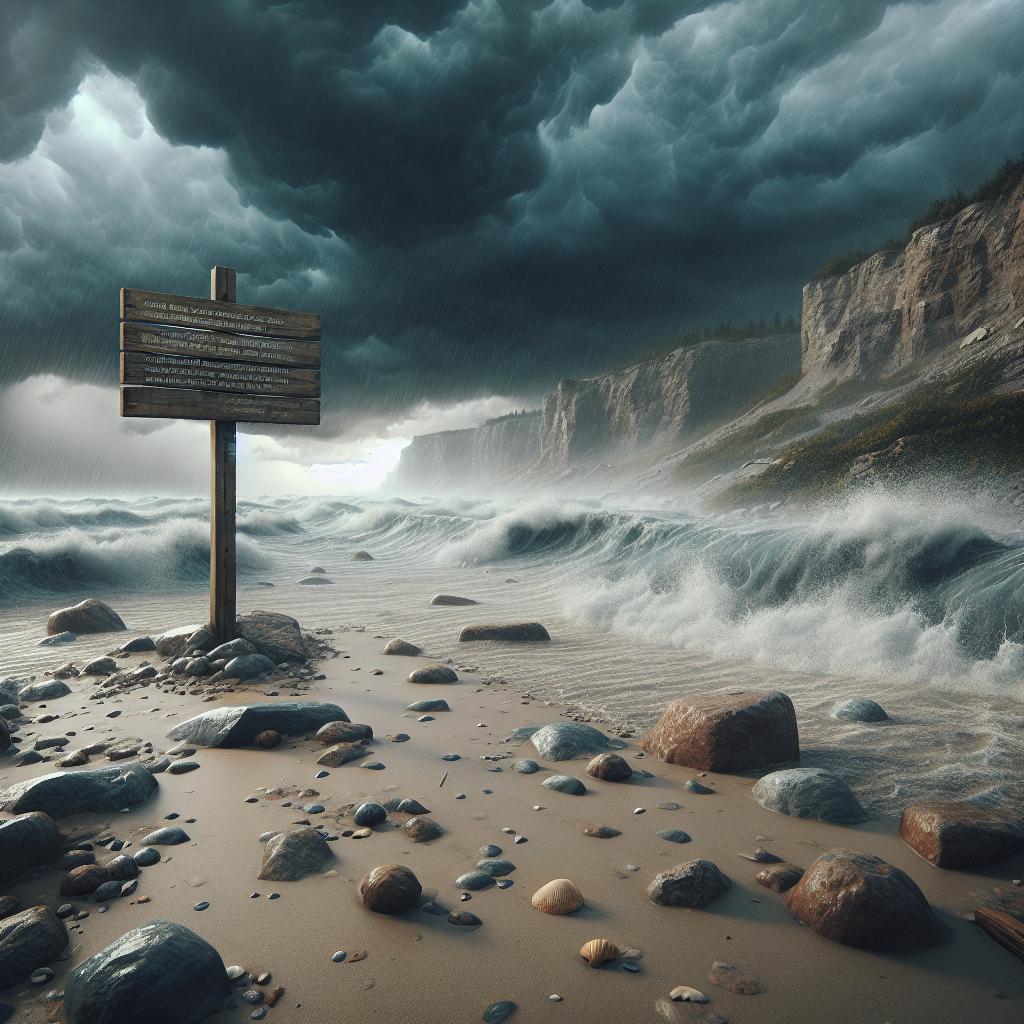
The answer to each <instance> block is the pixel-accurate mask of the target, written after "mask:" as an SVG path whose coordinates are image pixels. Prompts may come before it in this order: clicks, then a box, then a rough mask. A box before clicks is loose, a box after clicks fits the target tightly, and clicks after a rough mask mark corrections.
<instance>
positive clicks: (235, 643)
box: [206, 636, 256, 661]
mask: <svg viewBox="0 0 1024 1024" xmlns="http://www.w3.org/2000/svg"><path fill="white" fill-rule="evenodd" d="M255 653H256V648H255V647H253V645H252V644H251V643H249V641H248V640H246V639H245V637H242V636H239V637H235V639H234V640H229V641H228V642H227V643H226V644H221V645H220V646H219V647H214V649H213V650H212V651H207V652H206V657H207V658H209V659H210V660H211V661H216V660H217V659H218V658H223V659H224V660H225V661H230V660H231V659H232V658H240V657H241V656H242V655H243V654H255Z"/></svg>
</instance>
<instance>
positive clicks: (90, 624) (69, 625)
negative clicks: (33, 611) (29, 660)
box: [46, 597, 128, 636]
mask: <svg viewBox="0 0 1024 1024" xmlns="http://www.w3.org/2000/svg"><path fill="white" fill-rule="evenodd" d="M127 628H128V627H127V626H126V625H125V624H124V621H123V620H122V618H121V616H120V615H118V614H117V612H115V611H114V609H113V608H111V607H110V605H109V604H104V602H103V601H98V600H97V599H96V598H95V597H89V598H86V600H84V601H81V602H79V603H78V604H76V605H74V606H72V607H71V608H61V609H59V610H58V611H55V612H54V613H53V614H52V615H51V616H50V617H49V619H47V621H46V632H47V633H48V634H49V635H50V636H54V635H56V634H57V633H113V632H116V631H119V630H123V629H127Z"/></svg>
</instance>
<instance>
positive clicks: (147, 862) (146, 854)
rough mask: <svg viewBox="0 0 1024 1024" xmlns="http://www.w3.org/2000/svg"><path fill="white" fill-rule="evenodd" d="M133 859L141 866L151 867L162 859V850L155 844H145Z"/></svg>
mask: <svg viewBox="0 0 1024 1024" xmlns="http://www.w3.org/2000/svg"><path fill="white" fill-rule="evenodd" d="M133 860H134V861H135V863H136V864H138V865H139V867H140V868H149V867H152V866H153V865H154V864H156V863H157V862H158V861H159V860H160V851H159V850H158V849H156V847H154V846H144V847H143V848H142V849H141V850H138V851H137V852H136V853H135V856H134V858H133Z"/></svg>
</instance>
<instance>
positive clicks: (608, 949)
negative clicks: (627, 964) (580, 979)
mask: <svg viewBox="0 0 1024 1024" xmlns="http://www.w3.org/2000/svg"><path fill="white" fill-rule="evenodd" d="M618 955H619V947H618V946H616V945H615V943H614V942H610V941H609V940H608V939H591V940H590V941H589V942H584V943H583V947H582V948H581V949H580V956H581V957H583V959H584V960H586V961H587V963H588V964H590V966H591V967H600V966H601V964H606V963H608V962H609V961H610V960H614V959H615V958H616V957H617V956H618Z"/></svg>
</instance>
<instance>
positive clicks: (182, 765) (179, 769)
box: [167, 761, 199, 775]
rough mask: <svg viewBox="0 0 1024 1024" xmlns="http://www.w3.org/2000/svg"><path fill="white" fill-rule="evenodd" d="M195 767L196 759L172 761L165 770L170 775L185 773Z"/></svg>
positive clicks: (196, 766) (196, 764) (197, 763)
mask: <svg viewBox="0 0 1024 1024" xmlns="http://www.w3.org/2000/svg"><path fill="white" fill-rule="evenodd" d="M197 768H199V762H198V761H173V762H171V764H169V765H168V766H167V771H168V773H169V774H171V775H187V774H188V773H189V772H194V771H195V770H196V769H197Z"/></svg>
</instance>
